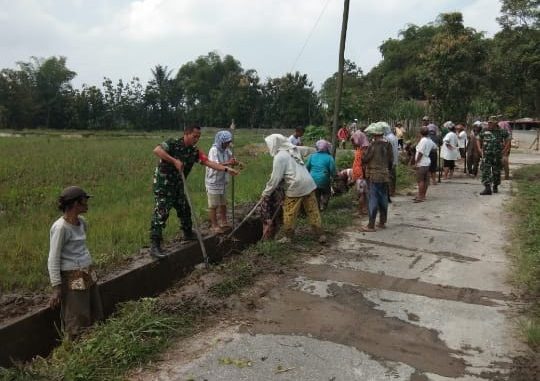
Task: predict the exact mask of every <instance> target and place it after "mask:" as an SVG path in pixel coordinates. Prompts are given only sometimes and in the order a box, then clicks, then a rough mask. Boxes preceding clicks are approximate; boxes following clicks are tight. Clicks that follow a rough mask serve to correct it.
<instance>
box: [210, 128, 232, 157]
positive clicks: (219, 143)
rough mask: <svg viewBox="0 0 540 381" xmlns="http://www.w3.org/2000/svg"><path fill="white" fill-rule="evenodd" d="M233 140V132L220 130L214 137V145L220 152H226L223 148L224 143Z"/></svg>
mask: <svg viewBox="0 0 540 381" xmlns="http://www.w3.org/2000/svg"><path fill="white" fill-rule="evenodd" d="M228 142H232V134H231V133H230V132H229V131H225V130H224V131H218V133H217V134H216V136H215V138H214V144H213V146H214V147H216V148H217V149H218V151H219V152H225V148H223V144H224V143H228Z"/></svg>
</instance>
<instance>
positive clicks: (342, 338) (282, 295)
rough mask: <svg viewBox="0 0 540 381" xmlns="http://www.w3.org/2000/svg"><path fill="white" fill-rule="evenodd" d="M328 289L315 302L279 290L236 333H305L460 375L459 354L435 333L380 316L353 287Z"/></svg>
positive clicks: (462, 365) (447, 374) (430, 370)
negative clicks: (327, 293)
mask: <svg viewBox="0 0 540 381" xmlns="http://www.w3.org/2000/svg"><path fill="white" fill-rule="evenodd" d="M329 291H330V292H331V296H330V297H328V298H320V297H318V296H313V295H309V294H306V293H304V292H301V291H294V290H289V289H283V290H281V291H280V292H279V293H278V294H277V295H273V297H272V299H271V300H269V301H268V302H267V303H265V305H264V307H263V308H262V309H261V310H259V311H257V312H256V313H255V315H254V316H252V319H253V323H252V324H251V325H250V326H249V327H248V326H247V325H246V326H243V327H241V332H242V331H243V332H249V333H255V334H257V333H260V334H284V335H305V336H309V337H314V338H317V339H319V340H326V341H332V342H334V343H339V344H343V345H349V346H353V347H355V348H356V349H358V350H360V351H364V352H366V353H368V354H370V355H372V356H375V357H378V358H382V359H385V360H391V361H397V362H402V363H405V364H408V365H410V366H412V367H414V368H415V369H418V370H419V371H422V372H428V373H435V374H439V375H442V376H445V377H460V376H463V375H464V374H465V368H466V364H465V362H464V361H463V360H462V359H460V358H457V357H456V356H457V355H458V354H459V353H458V352H456V351H454V350H452V349H450V348H448V347H447V346H446V344H445V343H444V342H443V341H442V340H441V339H440V338H439V335H438V333H437V332H436V331H435V330H431V329H427V328H422V327H419V326H416V325H413V324H410V323H407V322H404V321H402V320H399V319H397V318H393V317H387V316H385V313H384V311H379V310H376V309H375V305H374V304H373V303H372V302H370V301H368V300H367V299H366V298H365V297H364V296H363V295H362V293H361V291H360V290H359V289H358V288H356V287H353V286H349V285H343V286H338V285H336V284H332V285H330V286H329ZM417 377H421V376H420V375H418V376H417ZM417 379H418V380H422V378H417Z"/></svg>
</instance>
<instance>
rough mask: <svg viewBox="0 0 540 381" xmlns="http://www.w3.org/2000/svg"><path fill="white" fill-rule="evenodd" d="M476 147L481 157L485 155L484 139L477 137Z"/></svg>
mask: <svg viewBox="0 0 540 381" xmlns="http://www.w3.org/2000/svg"><path fill="white" fill-rule="evenodd" d="M476 149H477V150H478V154H479V155H480V157H483V156H484V153H483V152H482V139H481V138H480V139H478V138H477V139H476Z"/></svg>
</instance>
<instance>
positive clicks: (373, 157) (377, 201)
mask: <svg viewBox="0 0 540 381" xmlns="http://www.w3.org/2000/svg"><path fill="white" fill-rule="evenodd" d="M385 125H387V124H386V123H385V122H377V123H373V124H371V125H370V126H369V127H368V128H367V129H366V133H368V134H371V135H372V136H373V142H372V143H371V144H370V146H369V148H368V150H367V152H366V153H365V154H364V155H363V157H362V161H363V163H364V164H365V166H366V178H367V180H368V184H369V185H368V186H369V197H368V214H369V222H368V224H367V225H366V226H363V227H362V228H361V229H362V231H365V232H374V231H375V220H376V218H377V212H378V213H379V223H378V224H377V226H378V227H379V228H381V229H384V228H385V227H386V220H387V215H388V183H389V181H390V170H391V169H392V166H393V164H394V157H393V153H392V145H391V144H390V143H388V142H387V141H386V140H384V139H383V134H384V128H385Z"/></svg>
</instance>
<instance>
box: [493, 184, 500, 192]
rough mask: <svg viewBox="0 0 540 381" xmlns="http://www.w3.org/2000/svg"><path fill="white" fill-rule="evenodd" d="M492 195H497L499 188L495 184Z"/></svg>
mask: <svg viewBox="0 0 540 381" xmlns="http://www.w3.org/2000/svg"><path fill="white" fill-rule="evenodd" d="M493 193H499V186H498V185H496V184H493Z"/></svg>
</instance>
